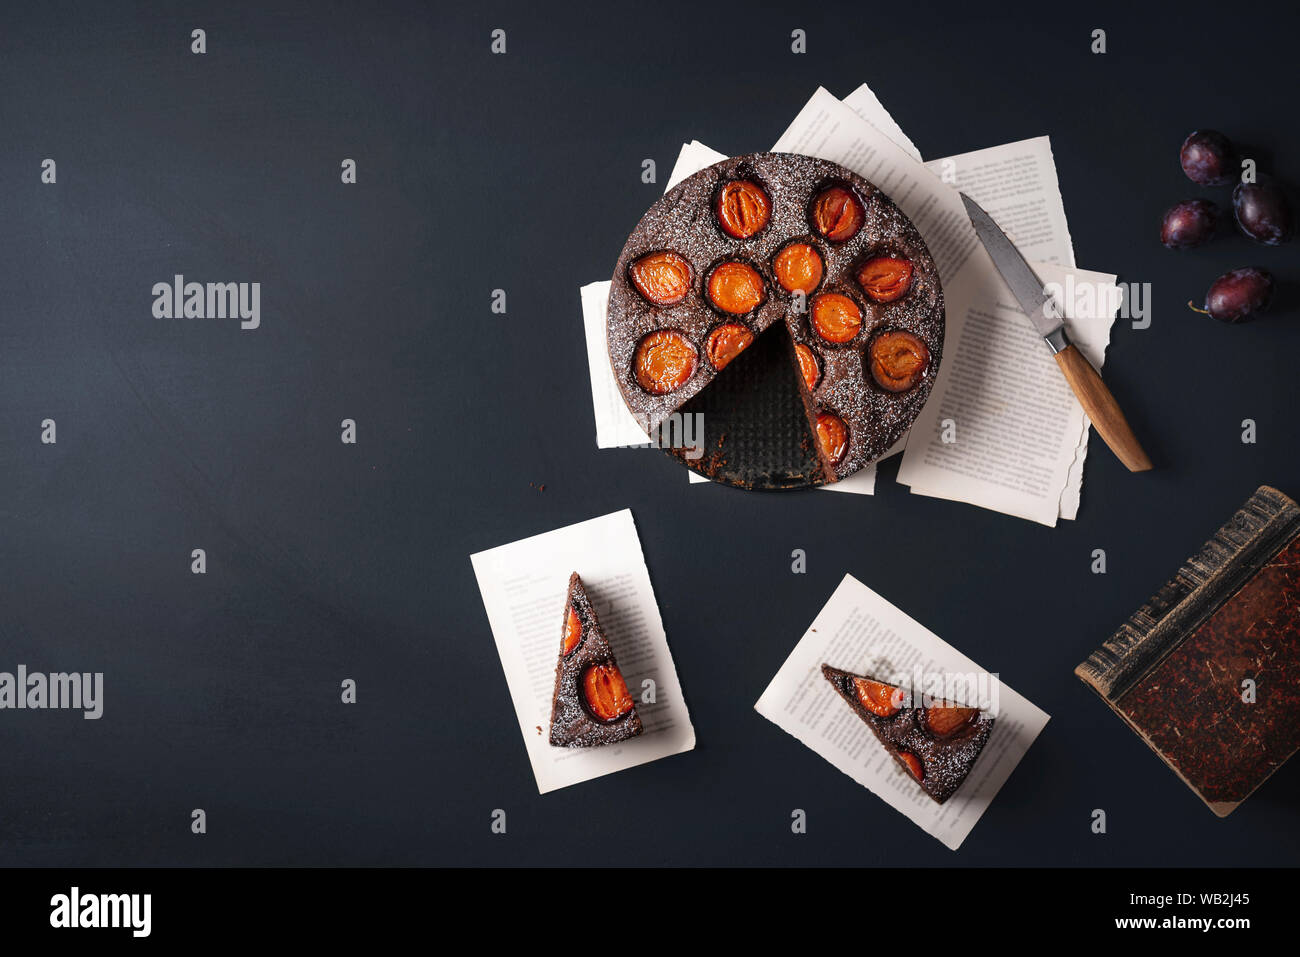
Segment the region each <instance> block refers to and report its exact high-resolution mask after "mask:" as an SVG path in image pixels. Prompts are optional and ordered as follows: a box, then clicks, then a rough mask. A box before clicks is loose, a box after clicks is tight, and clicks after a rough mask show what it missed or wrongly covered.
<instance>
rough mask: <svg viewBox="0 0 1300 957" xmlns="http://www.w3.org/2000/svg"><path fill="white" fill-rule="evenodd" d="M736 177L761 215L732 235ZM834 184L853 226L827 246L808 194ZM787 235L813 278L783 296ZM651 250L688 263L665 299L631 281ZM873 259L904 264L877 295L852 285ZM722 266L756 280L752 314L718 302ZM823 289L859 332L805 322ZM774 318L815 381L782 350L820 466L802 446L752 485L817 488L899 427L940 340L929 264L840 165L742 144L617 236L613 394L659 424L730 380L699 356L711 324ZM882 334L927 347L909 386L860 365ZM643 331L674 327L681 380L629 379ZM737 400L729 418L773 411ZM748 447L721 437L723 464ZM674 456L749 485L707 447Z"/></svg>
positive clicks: (756, 325)
mask: <svg viewBox="0 0 1300 957" xmlns="http://www.w3.org/2000/svg"><path fill="white" fill-rule="evenodd" d="M735 183H746V184H755V185H757V186H758V187H759V188H760V189H761V190H762V192H763V194H764V195H765V196H766V199H767V211H766V216H765V217H763V216H760V217H759V220H760V221H761V226H760V227H759V228H757V230H756V231H754V232H753V234H752V235H749V236H747V237H746V238H736V237H735V236H734V235H732V234H731V233H730V232H729V231H728V230H727V229H724V228H723V226H722V224H721V222H720V219H721V217H722V215H723V214H722V213H720V211H719V208H720V201H719V197H720V194H721V193H722V191H723V190H725V189H726V188H727V187H728V184H735ZM832 188H839V189H843V190H847V191H848V192H849V193H851V195H852V196H853V197H854V198H855V199H856V201H857V203H858V204H859V208H858V213H859V214H860V216H859V217H858V221H859V222H860V225H859V226H858V228H856V229H855V230H853V231H852V233H851V235H849V236H848V237H847V238H844V239H843V240H838V241H837V240H836V239H834V238H831V236H829V235H828V234H827V232H826V230H825V229H824V228H821V229H819V225H823V226H824V221H823V220H821V219H819V215H818V213H817V209H816V208H817V203H818V199H819V197H820V196H821V195H822V194H823V193H824V191H826V190H828V189H832ZM747 212H752V210H750V209H747ZM792 243H803V244H807V245H809V246H811V247H812V248H813V249H814V250H816V252H817V254H818V256H819V257H820V260H821V263H822V271H821V277H820V281H819V282H818V283H817V285H816V286H815V288H813V289H812V290H811V292H809V293H807V294H801V293H798V292H788V291H786V289H785V288H783V286H782V284H781V283H780V282H779V281H778V279H777V276H776V273H775V272H774V268H773V262H774V260H775V259H776V257H777V256H778V254H780V253H781V252H782V250H784V249H785V248H786V247H787V246H789V245H790V244H792ZM655 254H672V255H671V256H670V257H668V258H669V259H670V261H671V262H672V263H673V264H674V265H675V266H676V268H677V270H678V271H677V272H675V273H670V274H668V275H670V276H671V277H673V278H676V277H678V276H680V275H681V274H682V273H684V272H689V277H688V278H685V277H683V278H682V280H681V281H682V282H683V283H688V284H689V289H688V290H685V291H684V294H679V293H680V291H675V292H674V293H673V294H672V295H669V296H667V297H661V298H665V299H666V301H663V302H658V303H657V302H655V301H653V299H652V298H651V297H650V296H648V295H647V293H646V290H645V289H644V288H643V287H639V286H638V284H637V282H636V279H635V275H634V272H633V267H634V265H635V264H637V263H638V262H641V261H643V260H644V257H647V256H653V255H655ZM877 257H895V258H899V259H902V260H903V261H905V262H907V263H908V264H910V269H911V278H910V283H909V285H908V288H907V289H906V292H905V293H904V294H902V295H900V296H899V297H898V298H897V299H896V300H893V301H877V300H876V298H874V297H873V295H869V294H868V292H867V289H866V287H865V286H864V285H863V283H862V282H861V281H860V280H859V276H858V271H859V269H860V267H862V266H863V264H864V263H866V262H867V261H869V260H873V259H876V258H877ZM683 263H684V264H685V265H683ZM724 263H740V264H743V265H746V266H748V267H750V268H751V269H752V270H753V271H754V272H756V273H757V275H758V276H759V277H760V278H761V282H762V293H761V301H759V302H758V304H757V305H756V306H754V307H753V308H752V309H751V310H750V311H748V312H744V313H736V312H729V311H724V310H723V309H721V308H719V307H718V306H717V305H715V303H714V302H713V301H712V300H711V298H710V287H709V283H710V278H711V276H712V275H713V272H714V270H715V269H716V268H717V267H718V266H719V265H720V264H724ZM683 289H685V287H684V286H683ZM831 293H834V294H839V295H842V296H846V297H848V299H849V300H851V301H852V303H853V304H854V305H855V306H856V308H857V310H858V311H859V313H860V315H861V324H860V327H859V328H857V330H856V332H855V333H853V334H852V335H851V336H850V337H848V338H847V339H846V340H845V341H842V342H835V341H831V340H830V339H828V338H826V337H824V336H823V335H820V334H819V331H818V328H817V327H816V326H815V325H814V324H813V322H812V321H811V319H812V310H813V306H814V304H815V303H816V300H817V297H819V296H822V295H825V294H831ZM778 323H781V324H783V325H784V327H785V333H784V335H786V336H787V337H788V338H789V339H790V342H791V344H792V345H798V346H803V347H806V348H807V349H809V350H811V353H812V355H813V356H814V357H815V360H816V366H817V378H816V380H815V383H814V386H813V388H812V389H809V388H808V387H807V386H806V385H805V383H804V379H803V377H802V376H800V375H799V373H798V369H799V366H798V364H797V362H796V357H795V352H794V349H793V348H791V349H789V350H788V354H787V359H786V361H787V362H788V364H789V369H790V374H791V375H793V376H795V377H796V379H797V381H798V384H799V385H798V387H799V390H800V392H801V393H802V395H803V403H802V404H803V406H804V408H803V410H802V412H801V414H802V415H803V416H804V418H805V421H806V427H807V430H808V438H809V443H810V447H811V449H812V450H813V453H814V455H815V456H816V457H817V458H818V459H819V460H820V465H821V468H820V469H813V470H810V469H808V468H807V458H808V455H807V453H806V451H805V454H803V455H802V456H799V455H795V456H794V457H795V458H799V459H801V461H797V462H792V463H791V466H790V468H789V470H788V472H789V476H788V477H787V478H786V479H784V480H778V481H773V482H770V483H760V484H761V487H772V488H784V487H792V486H797V485H818V484H822V483H823V482H826V481H835V480H837V479H840V478H844V477H846V476H848V475H851V474H853V473H854V472H856V471H858V470H859V469H861V468H862V467H863V466H865V465H869V464H870V463H872V462H874V461H875V460H876V459H878V458H879V457H880V456H881V455H883V454H884V452H885V451H886V450H887V449H889V447H890V446H892V445H893V444H894V443H895V442H896V441H897V440H898V439H899V438H900V437H902V435H903V434H904V433H905V432H906V431H907V430H908V428H910V427H911V424H912V422H913V421H915V419H916V416H917V415H918V414H919V413H920V410H921V407H922V406H923V405H924V404H925V400H926V399H927V398H928V396H929V393H930V389H931V386H932V384H933V381H934V377H935V374H936V373H937V371H938V367H939V361H940V359H941V357H942V352H943V338H944V300H943V291H942V288H941V286H940V282H939V276H938V271H937V270H936V268H935V265H934V261H933V259H932V257H931V256H930V252H929V250H928V249H927V248H926V245H925V242H924V240H923V239H922V238H921V236H920V234H919V233H918V232H917V230H916V228H915V226H913V225H912V223H911V221H910V220H909V219H908V218H907V217H906V216H905V215H904V214H903V213H902V211H901V210H899V208H898V207H897V206H896V205H895V204H894V203H893V201H892V200H890V199H889V197H888V196H886V195H885V194H884V193H882V192H881V191H880V190H879V189H877V188H876V187H875V186H873V185H872V184H871V183H869V182H868V181H867V180H865V179H863V178H862V177H860V176H858V175H856V174H854V173H852V172H850V171H849V170H847V169H845V168H843V167H842V166H839V165H838V164H835V163H831V162H828V161H826V160H820V159H816V158H814V157H810V156H802V155H797V154H790V153H752V154H748V155H745V156H739V157H733V158H731V159H727V160H723V161H722V162H719V163H716V164H714V165H713V166H710V167H708V168H706V169H704V170H701V171H700V172H698V173H696V174H694V175H693V176H691V177H688V178H687V179H685V180H683V181H682V182H681V183H679V184H678V185H677V186H675V187H673V188H672V189H671V190H669V191H668V192H667V193H665V194H664V195H663V196H662V197H661V198H660V199H658V200H657V201H656V202H655V203H654V204H653V205H652V206H651V207H650V209H649V211H647V213H646V214H645V216H644V217H643V218H642V220H641V222H640V223H639V224H638V225H637V227H636V229H635V230H633V232H632V234H631V236H630V237H629V238H628V240H627V243H626V245H625V246H624V248H623V251H622V253H621V254H620V256H619V259H618V263H617V265H616V266H615V269H614V275H613V280H612V282H611V286H610V297H609V310H608V318H607V325H606V341H607V346H608V351H609V358H610V363H611V365H612V368H613V371H614V376H615V379H616V381H617V382H618V384H619V388H620V390H621V392H622V394H623V398H624V401H625V402H626V403H627V406H628V408H629V409H630V410H631V411H632V412H633V414H634V415H636V416H637V417H638V420H639V421H641V423H642V425H643V427H645V428H646V429H647V432H648V433H650V434H651V435H652V436H653V435H654V433H655V429H656V427H657V425H658V424H659V423H661V422H662V421H663V420H665V419H666V418H667V417H668V416H669V415H671V414H672V413H674V412H677V411H680V410H681V409H682V407H683V405H685V404H686V403H687V402H688V401H689V400H691V399H692V398H693V397H695V396H696V395H697V394H699V393H700V391H701V390H703V389H704V388H705V387H706V386H708V385H709V383H710V382H712V381H713V380H714V378H715V377H717V376H718V375H723V376H725V375H728V371H729V370H728V369H727V368H723V369H722V370H721V371H719V370H718V369H716V368H715V366H714V363H713V362H712V361H710V360H711V355H712V354H711V351H710V334H711V333H714V332H715V331H716V330H718V329H719V327H722V326H737V325H738V326H743V327H744V328H745V329H747V330H748V331H749V332H750V333H752V334H753V335H754V336H757V335H759V334H760V333H762V332H763V331H764V330H766V329H768V328H769V327H771V326H772V325H774V324H778ZM886 332H903V333H909V334H911V335H912V336H914V337H915V338H916V339H917V340H919V341H920V342H921V343H923V345H924V350H925V351H928V360H927V361H926V362H925V363H924V367H923V371H922V372H921V373H920V374H919V375H918V376H917V377H916V381H915V383H914V384H911V385H909V386H907V387H905V388H903V389H901V390H899V391H890V390H889V389H886V388H882V387H881V385H880V384H879V383H878V381H877V379H876V378H875V377H873V375H872V372H871V346H872V344H873V343H874V342H875V341H876V340H877V338H878V337H879V336H880V335H881V334H882V333H886ZM655 333H672V334H675V336H674V346H675V348H678V349H679V350H688V349H693V350H694V354H695V358H694V361H693V363H690V362H689V361H688V362H687V364H688V365H690V366H691V367H690V368H689V369H681V370H679V371H681V372H683V376H682V381H680V383H678V382H677V381H676V380H674V381H673V383H672V386H673V387H670V388H665V389H664V391H662V393H659V394H657V393H656V392H653V391H649V390H648V389H647V388H646V386H645V382H644V380H643V379H639V378H638V374H637V369H638V349H639V348H640V347H642V344H643V343H645V342H646V341H647V336H651V335H652V334H655ZM774 334H775V333H774ZM683 340H684V341H685V342H686V343H689V347H688V346H686V345H684V344H683ZM753 366H754V364H752V363H751V364H750V365H749V366H747V367H745V368H744V370H743V371H742V367H741V366H740V365H739V364H737V368H736V370H733V371H735V372H736V374H737V375H738V376H739V375H752V374H754V368H753ZM746 385H747V383H746ZM656 386H658V384H657V383H656ZM737 391H739V392H740V393H742V394H743V393H744V392H746V391H747V390H746V388H744V387H741V388H740V389H738V390H737ZM778 401H787V398H782V399H780V400H778ZM746 403H747V404H746V405H745V406H744V407H742V408H741V409H739V410H738V412H737V414H738V415H742V416H745V415H749V416H750V417H752V418H754V419H755V421H759V420H762V419H773V418H775V419H778V420H779V419H780V416H775V415H773V410H772V409H770V408H769V407H767V406H765V405H764V403H763V401H762V397H761V396H760V397H753V398H751V399H747V400H746ZM750 404H752V406H753V411H752V412H750V410H749V405H750ZM770 404H771V403H770V402H769V403H768V404H767V405H768V406H770ZM823 414H830V415H832V416H835V417H837V418H838V419H839V420H840V421H841V422H842V423H843V424H844V426H845V427H846V428H845V431H846V433H847V442H846V444H845V445H844V447H843V450H842V453H841V454H840V456H839V458H838V460H832V459H830V458H828V456H827V454H826V453H825V451H824V449H825V446H824V443H823V442H820V441H819V440H818V432H817V427H816V423H817V420H818V416H819V415H823ZM703 427H704V443H703V444H704V448H706V449H709V450H713V449H715V447H716V444H717V442H718V440H719V439H721V438H722V436H720V435H713V434H710V432H709V423H708V421H707V420H706V421H705V422H704V423H703ZM752 452H753V450H747V449H746V448H743V447H739V446H736V445H734V444H733V445H732V446H731V447H730V448H729V449H728V459H729V460H730V461H732V462H733V463H734V462H735V461H736V460H741V459H743V458H744V457H745V456H746V455H747V454H750V453H752ZM771 454H772V453H771V450H770V449H762V450H759V457H761V458H763V459H764V460H770V458H771ZM683 459H684V461H686V464H687V465H688V466H690V467H691V468H694V469H696V471H699V472H701V473H702V474H705V475H708V477H710V478H714V479H717V480H720V481H725V482H730V483H732V484H738V485H745V486H747V487H754V485H755V483H753V482H752V481H749V480H747V478H746V477H745V476H744V475H743V473H742V474H739V475H738V473H737V471H736V470H735V469H726V468H722V469H719V468H718V467H717V456H716V455H714V456H712V457H704V458H702V459H697V460H690V459H685V458H684V457H683ZM711 463H712V465H713V468H712V469H710V464H711ZM765 469H766V471H765V472H764V473H763V474H764V475H768V474H770V472H771V469H770V463H766V464H765Z"/></svg>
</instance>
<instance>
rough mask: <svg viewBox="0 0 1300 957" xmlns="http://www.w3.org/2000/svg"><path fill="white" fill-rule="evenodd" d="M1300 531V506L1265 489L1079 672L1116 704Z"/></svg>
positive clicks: (1206, 544)
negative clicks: (1138, 680) (1139, 679)
mask: <svg viewBox="0 0 1300 957" xmlns="http://www.w3.org/2000/svg"><path fill="white" fill-rule="evenodd" d="M1296 534H1300V506H1297V505H1296V503H1295V502H1293V501H1292V500H1291V499H1290V498H1288V497H1287V496H1285V495H1283V494H1282V493H1281V492H1279V491H1278V490H1277V489H1275V488H1270V487H1269V486H1267V485H1263V486H1260V487H1259V489H1257V490H1256V492H1255V494H1254V495H1252V496H1251V497H1250V499H1249V500H1248V501H1247V502H1246V504H1245V505H1243V506H1242V507H1241V508H1240V509H1238V510H1237V513H1236V514H1235V515H1233V516H1232V519H1231V520H1230V521H1229V522H1228V523H1227V524H1226V525H1224V526H1223V527H1222V528H1220V529H1219V530H1218V531H1217V532H1216V533H1215V535H1214V537H1213V538H1211V539H1210V540H1209V541H1208V542H1206V543H1205V545H1204V546H1202V547H1201V549H1200V551H1198V552H1197V553H1196V554H1195V555H1193V556H1192V557H1191V558H1189V559H1188V560H1187V561H1186V562H1184V563H1183V566H1182V567H1181V568H1179V569H1178V573H1177V574H1176V575H1174V577H1173V578H1171V579H1170V580H1169V581H1168V582H1167V583H1166V584H1165V585H1164V587H1163V588H1161V589H1160V590H1159V591H1158V592H1156V593H1155V595H1153V596H1152V597H1151V599H1150V600H1149V601H1147V603H1146V604H1144V605H1143V606H1142V607H1141V608H1139V609H1138V610H1137V611H1136V612H1134V613H1133V614H1132V615H1131V616H1130V617H1129V619H1128V621H1126V622H1125V623H1124V624H1123V625H1121V626H1120V628H1119V630H1118V631H1116V632H1115V634H1113V635H1112V636H1111V637H1110V638H1109V639H1108V640H1107V641H1106V642H1105V643H1104V644H1103V645H1102V646H1101V647H1100V648H1098V649H1097V650H1096V651H1094V652H1093V653H1092V654H1091V655H1089V656H1088V659H1087V660H1086V661H1085V662H1083V663H1082V664H1081V665H1079V666H1078V667H1077V668H1075V669H1074V673H1075V674H1076V675H1078V676H1079V677H1080V678H1081V679H1083V681H1084V682H1085V683H1087V684H1088V685H1090V686H1091V687H1092V688H1093V689H1094V690H1095V691H1096V692H1097V693H1098V694H1100V695H1101V696H1102V697H1103V698H1106V699H1107V700H1108V701H1110V702H1112V703H1113V702H1114V701H1116V700H1117V699H1118V698H1119V697H1120V696H1121V695H1123V694H1124V692H1125V691H1127V690H1128V689H1129V688H1130V687H1132V685H1133V683H1134V682H1135V681H1136V680H1137V679H1138V678H1140V677H1141V676H1142V675H1144V674H1146V673H1147V672H1148V671H1149V670H1150V669H1151V668H1152V667H1154V666H1155V665H1156V664H1157V663H1158V662H1159V661H1160V660H1161V659H1163V658H1164V657H1165V656H1166V655H1167V654H1168V653H1169V652H1170V651H1172V650H1173V649H1174V648H1176V647H1177V646H1178V644H1179V642H1181V641H1182V640H1183V639H1184V638H1185V637H1187V635H1189V634H1191V633H1192V632H1193V631H1195V630H1196V628H1197V627H1198V626H1199V625H1200V624H1201V623H1202V622H1203V621H1205V619H1206V618H1208V617H1209V616H1210V615H1211V614H1213V613H1214V611H1215V610H1216V609H1217V608H1218V607H1219V606H1220V605H1221V604H1222V603H1223V602H1224V601H1226V600H1227V599H1228V598H1230V597H1231V596H1232V595H1233V594H1235V593H1236V592H1237V590H1238V589H1239V588H1240V587H1241V586H1242V585H1243V584H1245V583H1246V581H1248V580H1249V579H1250V577H1251V576H1252V575H1253V574H1254V573H1255V572H1256V571H1258V570H1259V568H1260V567H1261V566H1262V565H1263V564H1264V563H1265V562H1267V561H1268V560H1269V559H1270V558H1272V557H1273V556H1274V555H1275V554H1277V552H1278V551H1279V549H1281V548H1282V547H1283V545H1285V544H1286V543H1287V542H1288V541H1290V540H1291V538H1292V537H1294V536H1295V535H1296Z"/></svg>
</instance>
